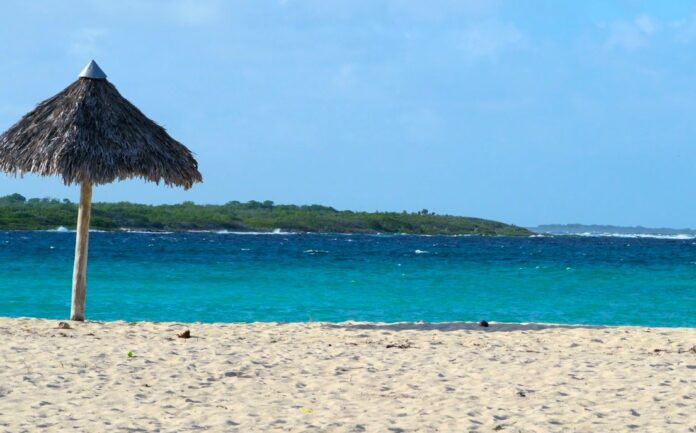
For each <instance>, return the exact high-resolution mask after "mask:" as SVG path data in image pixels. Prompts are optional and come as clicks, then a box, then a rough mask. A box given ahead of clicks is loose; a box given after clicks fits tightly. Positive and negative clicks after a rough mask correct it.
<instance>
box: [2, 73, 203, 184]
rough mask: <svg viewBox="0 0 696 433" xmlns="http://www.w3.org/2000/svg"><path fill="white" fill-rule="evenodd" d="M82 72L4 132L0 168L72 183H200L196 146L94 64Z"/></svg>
mask: <svg viewBox="0 0 696 433" xmlns="http://www.w3.org/2000/svg"><path fill="white" fill-rule="evenodd" d="M90 68H91V69H90ZM85 71H87V72H85ZM95 71H96V72H95ZM80 75H81V78H78V80H77V81H75V82H74V83H72V84H71V85H69V86H68V87H67V88H65V89H64V90H63V91H62V92H60V93H58V94H57V95H55V96H53V97H52V98H49V99H47V100H45V101H43V102H41V103H40V104H39V105H38V106H37V107H36V108H35V109H34V110H33V111H31V112H30V113H28V114H27V115H25V116H24V117H22V119H21V120H20V121H19V122H17V123H15V124H14V125H13V126H11V127H10V129H8V130H7V131H6V132H5V133H4V134H2V135H0V170H2V171H5V172H10V173H18V172H19V173H27V172H31V173H37V174H39V175H42V176H49V175H57V176H61V177H62V178H63V181H64V182H65V183H66V184H72V183H83V182H91V183H92V184H105V183H109V182H113V181H114V180H116V179H119V180H123V179H127V178H133V177H140V178H144V179H146V180H150V181H153V182H156V183H159V182H164V183H165V184H166V185H170V186H173V185H176V186H182V187H184V188H186V189H188V188H190V187H191V186H192V185H193V183H194V182H201V181H202V177H201V174H200V172H199V171H198V163H197V162H196V160H195V159H194V157H193V155H192V154H191V151H189V150H188V149H187V148H186V147H185V146H184V145H183V144H181V143H179V142H178V141H176V140H175V139H173V138H172V137H170V136H169V134H167V132H166V131H165V130H164V128H162V127H161V126H159V125H158V124H156V123H155V122H153V121H152V120H150V119H148V118H147V117H146V116H145V115H144V114H143V113H142V112H141V111H140V110H138V109H137V108H136V107H135V106H134V105H133V104H131V103H130V102H128V100H126V99H125V98H124V97H123V96H121V94H120V93H119V92H118V90H116V87H114V85H113V84H111V83H110V82H109V81H108V80H106V75H104V74H103V72H102V71H101V70H100V69H99V67H98V66H97V65H96V63H93V62H92V63H90V65H88V67H87V68H85V70H84V71H83V73H82V74H80Z"/></svg>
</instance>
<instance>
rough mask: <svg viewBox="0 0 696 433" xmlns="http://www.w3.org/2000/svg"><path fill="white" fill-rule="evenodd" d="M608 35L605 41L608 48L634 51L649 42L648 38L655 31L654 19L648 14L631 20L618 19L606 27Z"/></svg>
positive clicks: (656, 27)
mask: <svg viewBox="0 0 696 433" xmlns="http://www.w3.org/2000/svg"><path fill="white" fill-rule="evenodd" d="M606 28H607V30H608V31H609V36H608V37H607V40H606V42H605V47H606V48H608V49H622V50H626V51H636V50H639V49H641V48H645V47H647V46H648V45H649V44H650V38H651V37H652V36H653V35H654V34H655V33H656V32H657V30H658V26H657V23H656V22H655V20H653V19H652V18H651V17H650V16H648V15H645V14H643V15H639V16H638V17H636V18H635V19H634V20H632V21H626V20H619V21H615V22H613V23H611V24H610V25H609V26H607V27H606Z"/></svg>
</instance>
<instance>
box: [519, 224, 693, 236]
mask: <svg viewBox="0 0 696 433" xmlns="http://www.w3.org/2000/svg"><path fill="white" fill-rule="evenodd" d="M529 230H531V231H533V232H536V233H547V234H553V235H579V234H591V235H602V234H615V235H654V236H677V235H696V230H694V229H670V228H649V227H642V226H635V227H622V226H612V225H597V224H589V225H588V224H544V225H540V226H538V227H530V228H529Z"/></svg>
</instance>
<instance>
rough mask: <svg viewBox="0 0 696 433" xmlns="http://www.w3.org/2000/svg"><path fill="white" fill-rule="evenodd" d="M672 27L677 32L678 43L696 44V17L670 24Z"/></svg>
mask: <svg viewBox="0 0 696 433" xmlns="http://www.w3.org/2000/svg"><path fill="white" fill-rule="evenodd" d="M670 27H671V28H672V29H674V31H675V32H676V39H677V41H678V42H681V43H685V44H690V43H692V42H696V16H693V17H691V18H689V19H683V20H678V21H674V22H672V23H671V24H670Z"/></svg>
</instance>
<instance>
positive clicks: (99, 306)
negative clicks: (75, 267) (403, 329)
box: [0, 232, 696, 327]
mask: <svg viewBox="0 0 696 433" xmlns="http://www.w3.org/2000/svg"><path fill="white" fill-rule="evenodd" d="M90 242H91V243H90V261H89V276H88V293H87V317H88V318H89V319H94V320H116V319H123V320H153V321H191V322H192V321H202V322H234V321H309V320H316V321H343V320H370V321H390V322H391V321H416V320H425V321H431V322H436V321H460V320H461V321H470V320H481V319H486V320H495V321H505V322H554V323H576V324H608V325H618V324H626V325H654V326H690V327H695V326H696V241H694V240H691V239H684V240H665V239H624V238H589V237H588V238H585V237H534V238H502V237H445V236H427V237H426V236H406V235H396V236H387V235H307V234H274V235H250V234H244V235H241V234H217V233H180V234H147V233H140V234H139V233H92V234H91V239H90ZM73 250H74V233H59V232H10V233H7V232H4V233H0V266H1V269H2V270H1V271H0V316H34V317H45V318H55V319H65V318H67V316H68V314H69V310H70V283H71V272H72V260H73Z"/></svg>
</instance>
